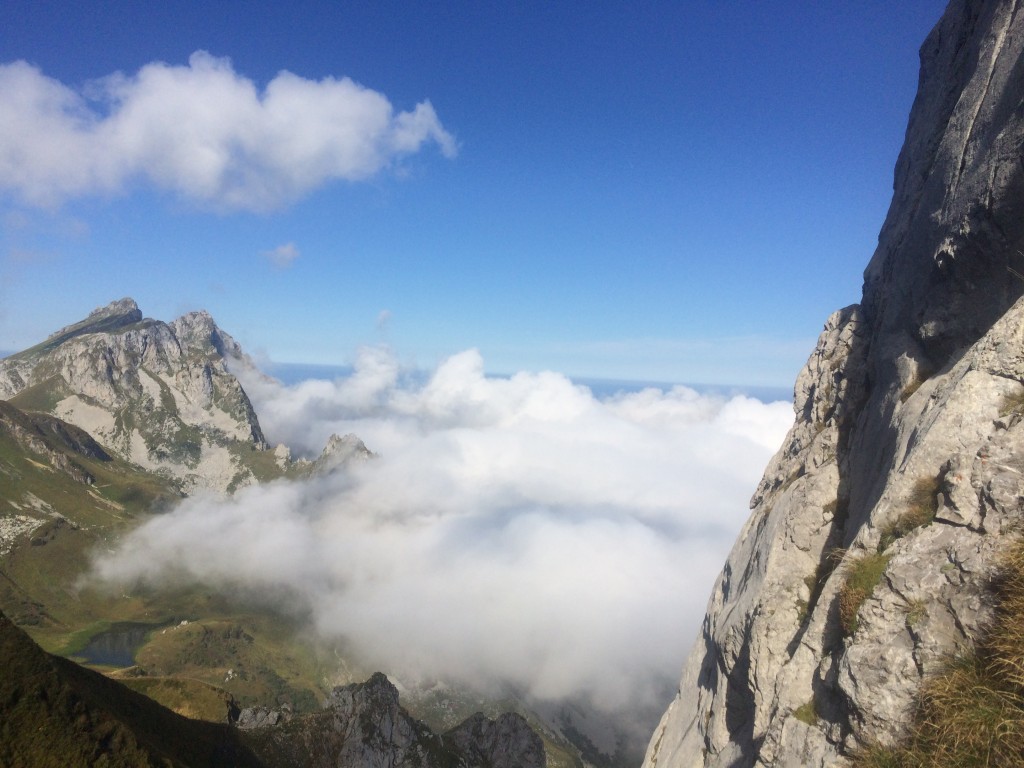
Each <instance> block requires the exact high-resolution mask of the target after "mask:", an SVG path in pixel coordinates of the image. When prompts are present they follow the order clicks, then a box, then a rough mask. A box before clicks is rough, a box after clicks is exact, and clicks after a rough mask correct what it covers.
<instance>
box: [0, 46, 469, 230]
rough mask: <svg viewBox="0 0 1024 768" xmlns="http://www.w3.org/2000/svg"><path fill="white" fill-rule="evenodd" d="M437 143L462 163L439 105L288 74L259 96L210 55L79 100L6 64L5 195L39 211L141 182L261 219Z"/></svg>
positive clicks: (0, 119)
mask: <svg viewBox="0 0 1024 768" xmlns="http://www.w3.org/2000/svg"><path fill="white" fill-rule="evenodd" d="M431 142H432V143H435V144H437V145H438V146H439V147H440V149H441V151H442V152H443V153H444V155H445V156H447V157H452V156H454V155H455V153H456V142H455V139H454V138H453V137H452V136H451V134H449V133H448V132H447V131H446V130H445V129H444V127H443V126H442V125H441V122H440V120H439V119H438V117H437V114H436V113H435V112H434V108H433V107H432V106H431V104H430V102H429V101H423V102H421V103H419V104H417V105H416V107H415V108H414V109H413V110H412V111H408V112H397V113H396V112H395V110H394V108H393V107H392V105H391V103H390V102H389V101H388V99H387V98H386V97H385V96H384V95H383V94H381V93H378V92H376V91H373V90H370V89H369V88H365V87H363V86H361V85H358V84H357V83H354V82H353V81H352V80H349V79H348V78H342V79H335V78H332V77H327V78H324V79H323V80H319V81H315V80H307V79H304V78H302V77H299V76H297V75H294V74H292V73H290V72H286V71H283V72H281V73H279V74H278V75H277V76H276V77H275V78H274V79H273V80H271V81H270V82H269V83H268V84H267V86H266V87H265V88H264V89H263V90H262V91H260V90H259V89H258V88H257V87H256V85H255V84H254V83H253V82H252V81H251V80H249V79H248V78H245V77H243V76H241V75H239V74H238V73H236V72H235V71H234V69H233V68H232V65H231V62H230V61H229V60H228V59H223V58H216V57H214V56H211V55H210V54H208V53H205V52H203V51H199V52H196V53H194V54H192V56H191V57H190V58H189V62H188V65H187V66H173V65H169V64H164V63H162V62H154V63H151V64H147V65H145V66H144V67H142V68H141V69H140V70H139V71H138V72H137V73H136V74H135V75H130V76H129V75H124V74H121V73H117V74H114V75H110V76H108V77H105V78H103V79H100V80H96V81H93V82H90V83H88V84H87V86H86V87H85V88H83V89H80V90H75V89H73V88H71V87H69V86H67V85H65V84H63V83H61V82H58V81H57V80H54V79H52V78H49V77H47V76H45V75H44V74H43V73H42V72H41V71H40V70H39V69H37V68H36V67H34V66H32V65H30V64H27V63H26V62H24V61H17V62H13V63H10V64H4V65H0V189H6V190H7V191H9V192H12V193H14V194H15V195H16V196H17V197H19V198H20V199H21V200H23V201H24V202H26V203H29V204H33V205H40V206H54V205H57V204H60V203H61V202H63V201H64V200H67V199H69V198H73V197H79V196H83V195H90V194H96V193H105V194H112V193H117V192H121V191H123V190H124V189H125V188H126V187H127V186H128V185H130V184H132V183H133V182H138V181H144V182H148V183H149V184H152V185H153V186H155V187H157V188H159V189H162V190H167V191H170V192H172V193H175V194H177V195H179V196H181V197H182V198H185V199H187V200H189V201H192V202H195V203H198V204H201V205H204V206H208V207H213V208H217V209H223V210H251V211H265V210H270V209H274V208H278V207H280V206H282V205H284V204H286V203H288V202H291V201H294V200H296V199H298V198H300V197H301V196H303V195H304V194H306V193H308V192H310V191H311V190H313V189H315V188H317V187H319V186H321V185H323V184H325V183H327V182H329V181H332V180H339V179H343V180H349V181H358V180H361V179H366V178H369V177H371V176H373V175H374V174H376V173H378V172H380V171H381V170H382V169H384V168H387V167H388V166H390V165H392V164H393V163H394V162H396V160H398V159H399V158H401V157H403V156H406V155H410V154H413V153H415V152H418V151H419V150H420V149H421V148H422V147H423V146H424V145H425V144H428V143H431Z"/></svg>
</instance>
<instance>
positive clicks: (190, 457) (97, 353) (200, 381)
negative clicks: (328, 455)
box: [0, 298, 276, 491]
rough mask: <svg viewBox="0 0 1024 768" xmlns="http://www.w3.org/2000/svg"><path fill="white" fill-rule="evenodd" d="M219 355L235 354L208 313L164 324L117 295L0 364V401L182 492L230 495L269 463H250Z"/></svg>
mask: <svg viewBox="0 0 1024 768" xmlns="http://www.w3.org/2000/svg"><path fill="white" fill-rule="evenodd" d="M228 358H235V359H240V360H244V359H245V353H244V352H243V351H242V348H241V346H240V345H239V344H238V343H237V342H236V341H235V340H234V339H232V338H231V336H229V335H228V334H227V333H225V332H224V331H222V330H221V329H220V328H219V327H218V326H217V324H216V322H215V321H214V320H213V318H212V316H211V315H210V314H209V313H208V312H205V311H198V312H190V313H188V314H185V315H183V316H181V317H179V318H178V319H177V320H175V321H173V322H172V323H170V324H168V323H164V322H161V321H159V320H151V319H143V317H142V313H141V311H140V310H139V308H138V305H137V304H136V303H135V301H133V300H132V299H130V298H125V299H121V300H119V301H115V302H112V303H111V304H108V305H107V306H105V307H101V308H100V309H97V310H95V311H94V312H92V313H91V314H90V315H89V316H88V317H87V318H85V319H84V320H82V321H81V322H78V323H75V324H73V325H70V326H67V327H66V328H63V329H62V330H61V331H59V332H58V333H56V334H54V335H52V336H51V337H50V338H49V339H47V340H46V341H45V342H43V343H42V344H39V345H36V346H35V347H32V348H30V349H29V350H26V351H25V352H22V353H19V354H16V355H12V356H11V357H8V358H6V359H4V360H3V361H0V398H6V399H10V400H12V401H13V402H14V404H15V405H17V406H18V407H21V408H23V409H27V410H36V411H42V412H45V413H50V414H52V415H54V416H57V417H59V418H62V419H64V420H65V421H68V422H70V423H72V424H75V425H77V426H79V427H81V428H82V429H85V430H86V431H87V432H89V433H91V434H92V435H93V436H94V437H96V438H97V439H98V440H99V441H100V442H101V443H102V444H103V445H105V446H106V447H107V448H108V449H109V450H111V451H113V452H114V453H115V454H117V455H119V456H120V457H121V458H123V459H125V460H127V461H130V462H132V463H135V464H137V465H139V466H141V467H143V468H145V469H148V470H152V471H157V472H161V473H164V474H165V475H167V476H170V477H172V478H175V479H176V480H177V481H178V482H179V483H180V485H181V488H182V490H185V491H190V490H192V489H195V488H200V487H203V488H211V489H214V490H219V491H231V490H233V489H235V488H237V487H240V486H241V485H247V484H251V483H253V482H255V481H256V480H257V477H256V474H254V469H253V467H255V466H256V465H257V464H259V465H262V464H265V465H266V466H268V467H273V466H276V465H275V464H274V462H273V460H272V459H270V460H268V461H267V462H262V463H260V462H258V461H257V462H256V464H253V462H254V461H256V460H255V458H254V454H253V449H256V450H257V451H263V450H265V449H266V448H267V444H266V440H265V438H264V436H263V432H262V429H261V428H260V425H259V420H258V419H257V417H256V414H255V412H254V410H253V408H252V404H251V403H250V401H249V398H248V396H247V395H246V393H245V391H244V390H243V389H242V386H241V384H240V383H239V382H238V380H237V379H236V378H235V376H234V375H233V374H232V373H231V372H230V371H229V370H228V368H227V365H226V364H225V361H226V359H228ZM250 464H252V465H253V466H252V467H250V466H249V465H250ZM268 471H270V470H268Z"/></svg>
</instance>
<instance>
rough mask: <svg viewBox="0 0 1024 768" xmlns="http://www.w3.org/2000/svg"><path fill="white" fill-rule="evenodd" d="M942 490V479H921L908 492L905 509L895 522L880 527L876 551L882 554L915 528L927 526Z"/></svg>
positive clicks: (932, 517)
mask: <svg viewBox="0 0 1024 768" xmlns="http://www.w3.org/2000/svg"><path fill="white" fill-rule="evenodd" d="M941 488H942V477H941V475H940V476H936V477H922V478H921V479H920V480H918V481H917V482H916V483H914V487H913V488H912V489H911V491H910V498H909V499H908V500H907V508H906V509H905V510H904V511H903V513H902V514H901V515H900V516H899V517H897V518H896V519H895V520H892V521H890V522H889V523H886V524H885V525H883V526H882V536H881V538H880V539H879V540H878V551H879V552H884V551H885V550H887V549H888V548H889V547H891V546H892V545H893V543H894V542H895V541H896V540H897V539H902V538H903V537H904V536H906V535H907V534H908V533H910V532H911V531H912V530H914V529H915V528H920V527H921V526H923V525H928V524H929V523H930V522H932V521H933V520H934V519H935V513H936V512H937V511H938V507H939V505H938V498H937V497H938V495H939V491H940V490H941Z"/></svg>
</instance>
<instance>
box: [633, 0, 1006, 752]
mask: <svg viewBox="0 0 1024 768" xmlns="http://www.w3.org/2000/svg"><path fill="white" fill-rule="evenodd" d="M1019 6H1020V4H1019V3H1018V2H1016V0H952V2H950V4H949V6H948V7H947V9H946V11H945V13H944V14H943V16H942V18H941V19H940V20H939V22H938V23H937V24H936V26H935V28H934V29H933V31H932V32H931V34H930V35H929V36H928V38H927V40H926V41H925V43H924V45H923V46H922V48H921V78H920V84H919V90H918V95H917V97H916V99H915V101H914V106H913V108H912V111H911V116H910V119H909V123H908V129H907V137H906V141H905V144H904V148H903V150H902V151H901V153H900V157H899V160H898V162H897V166H896V171H895V174H894V193H893V201H892V204H891V206H890V209H889V212H888V214H887V217H886V220H885V222H884V224H883V226H882V230H881V233H880V235H879V244H878V248H877V250H876V251H875V253H874V255H873V256H872V258H871V260H870V262H869V264H868V267H867V269H866V270H865V275H864V278H865V279H864V289H863V299H862V302H861V303H860V304H859V305H853V306H851V307H847V308H845V309H843V310H840V311H838V312H836V313H834V314H833V315H832V316H831V317H830V318H829V319H828V321H827V322H826V324H825V327H824V330H823V332H822V334H821V336H820V338H819V340H818V343H817V346H816V348H815V350H814V351H813V352H812V354H811V356H810V359H809V360H808V363H807V365H806V366H805V368H804V369H803V370H802V371H801V373H800V375H799V376H798V378H797V382H796V385H795V403H794V408H795V417H796V419H795V424H794V426H793V428H792V429H791V431H790V433H789V435H788V436H787V438H786V441H785V442H784V444H783V446H782V448H781V449H780V450H779V452H778V453H777V454H776V456H775V457H774V458H773V459H772V461H771V462H770V463H769V465H768V468H767V469H766V471H765V475H764V477H763V479H762V481H761V483H760V484H759V486H758V488H757V491H756V492H755V494H754V496H753V499H752V502H751V506H752V513H751V516H750V518H749V519H748V521H747V523H746V524H745V526H744V528H743V530H742V531H741V533H740V536H739V538H738V539H737V542H736V544H735V545H734V548H733V551H732V553H731V554H730V555H729V558H728V560H727V562H726V564H725V566H724V568H723V571H722V574H721V575H720V576H719V579H718V581H717V583H716V585H715V587H714V590H713V593H712V595H711V599H710V601H709V605H708V612H707V614H706V616H705V620H704V622H703V626H702V629H701V632H700V635H699V637H698V640H697V643H696V645H695V647H694V649H693V651H692V653H691V655H690V657H689V659H688V660H687V663H686V666H685V667H684V670H683V676H682V680H681V682H680V688H679V692H678V694H677V696H676V698H675V700H674V701H673V702H672V704H671V705H670V707H669V709H668V711H666V713H665V715H664V717H663V718H662V722H661V723H660V724H659V726H658V729H657V730H656V732H655V734H654V735H653V737H652V740H651V743H650V745H649V747H648V751H647V756H646V758H645V762H644V765H645V768H655V766H726V765H728V766H738V767H742V766H790V765H801V766H822V767H824V766H832V765H842V764H844V763H845V762H846V761H847V759H848V758H849V756H850V755H852V754H854V753H855V752H856V751H857V750H858V749H859V748H861V747H863V746H865V745H869V744H875V743H880V744H891V743H894V742H896V741H897V740H898V739H899V738H900V736H901V734H902V733H903V732H904V731H905V729H906V728H908V727H909V724H910V722H911V719H912V717H913V713H914V707H915V701H916V696H917V692H918V690H919V689H920V686H921V683H922V681H923V680H924V679H925V678H926V676H927V675H929V674H931V673H932V672H935V671H937V670H938V669H939V668H940V667H941V665H942V664H943V663H944V661H945V659H947V658H949V656H950V655H954V654H956V653H957V652H958V651H960V650H964V649H969V648H971V647H972V646H973V644H974V642H975V640H976V638H978V637H979V636H980V635H981V633H982V632H983V631H984V628H985V626H986V625H987V623H988V622H989V621H990V620H991V618H992V615H993V600H992V597H991V589H990V584H991V580H992V578H993V577H994V575H995V573H996V570H997V563H998V561H999V558H1000V557H1001V553H1002V552H1003V551H1005V550H1006V548H1007V547H1008V542H1009V541H1011V540H1012V535H1011V533H1012V531H1013V530H1015V527H1016V526H1018V525H1019V520H1020V518H1021V515H1022V511H1024V510H1022V499H1024V483H1022V481H1021V478H1022V470H1024V426H1022V420H1021V407H1020V402H1022V401H1021V394H1022V391H1024V356H1022V355H1021V352H1020V350H1021V349H1022V348H1024V337H1022V334H1021V328H1022V327H1024V300H1022V299H1021V296H1022V294H1024V282H1022V281H1021V280H1020V279H1019V278H1017V277H1016V276H1015V275H1014V273H1013V271H1012V270H1013V269H1014V264H1015V263H1016V261H1015V260H1016V259H1019V258H1024V257H1022V256H1021V254H1022V252H1024V167H1022V166H1021V163H1020V150H1021V147H1022V146H1024V113H1022V112H1021V110H1020V108H1019V105H1020V104H1021V103H1022V101H1024V56H1022V47H1024V12H1022V10H1021V8H1020V7H1019Z"/></svg>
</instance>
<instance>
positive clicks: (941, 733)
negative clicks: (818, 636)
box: [853, 542, 1024, 768]
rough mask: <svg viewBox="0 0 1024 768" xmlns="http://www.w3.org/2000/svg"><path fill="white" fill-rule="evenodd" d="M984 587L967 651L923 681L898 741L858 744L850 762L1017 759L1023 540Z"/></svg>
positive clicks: (895, 764) (878, 765)
mask: <svg viewBox="0 0 1024 768" xmlns="http://www.w3.org/2000/svg"><path fill="white" fill-rule="evenodd" d="M992 592H993V594H994V596H995V597H996V601H997V602H996V613H995V620H994V621H993V623H992V625H991V626H990V627H989V628H988V629H987V631H986V632H985V633H984V634H983V635H982V637H981V638H980V640H979V641H978V643H977V645H976V646H975V648H974V650H973V651H972V652H970V653H967V654H965V655H963V656H961V657H960V658H958V659H956V660H955V661H953V662H952V663H950V664H949V665H948V666H947V667H946V668H945V670H943V671H942V672H941V673H940V674H939V675H937V676H936V677H934V678H932V679H930V680H929V681H928V682H926V683H925V685H924V687H923V688H922V691H921V697H920V700H919V703H918V708H917V712H916V713H915V717H914V722H913V724H912V725H911V727H910V732H909V733H908V734H907V735H906V737H905V739H904V740H903V742H902V743H900V744H899V745H898V746H896V747H882V746H878V745H874V746H870V747H868V748H865V749H863V750H861V751H860V752H859V753H857V754H856V755H854V756H853V766H854V768H925V766H937V765H950V766H953V765H955V766H960V767H962V768H973V767H974V766H978V767H979V768H980V767H981V766H1019V765H1024V542H1018V543H1016V544H1015V545H1014V546H1013V547H1012V549H1011V551H1010V552H1009V554H1008V556H1007V557H1006V558H1005V560H1004V562H1003V564H1002V568H1001V573H1000V576H999V577H998V578H997V579H996V580H995V581H994V583H993V584H992Z"/></svg>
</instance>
